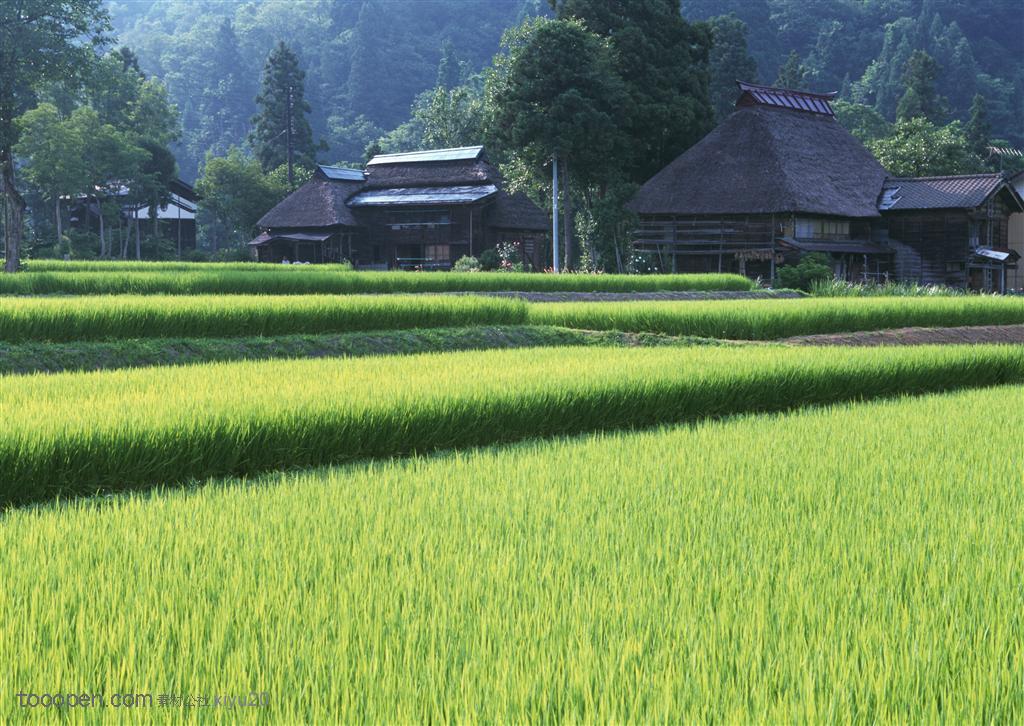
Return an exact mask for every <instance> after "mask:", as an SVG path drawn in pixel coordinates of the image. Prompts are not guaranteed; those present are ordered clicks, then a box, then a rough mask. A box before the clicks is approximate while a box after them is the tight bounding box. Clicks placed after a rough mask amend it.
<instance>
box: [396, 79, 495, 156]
mask: <svg viewBox="0 0 1024 726" xmlns="http://www.w3.org/2000/svg"><path fill="white" fill-rule="evenodd" d="M411 112H412V117H411V118H410V119H409V120H408V121H406V122H405V123H404V124H402V125H401V126H399V127H398V128H396V129H394V130H393V131H391V132H390V133H388V134H387V135H386V136H384V137H382V138H381V139H380V142H379V143H380V150H381V151H383V152H397V151H415V150H418V149H447V148H452V147H456V146H473V145H476V144H479V143H481V142H482V141H483V137H484V124H485V113H484V104H483V90H482V88H481V87H480V83H479V82H473V83H472V84H468V85H463V86H453V87H450V88H448V87H444V86H438V87H436V88H435V89H434V90H432V91H425V92H424V93H422V94H420V95H419V96H418V97H417V99H416V102H415V103H414V104H413V106H412V109H411Z"/></svg>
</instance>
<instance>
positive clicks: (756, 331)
mask: <svg viewBox="0 0 1024 726" xmlns="http://www.w3.org/2000/svg"><path fill="white" fill-rule="evenodd" d="M530 322H532V323H535V324H538V325H561V326H565V327H570V328H586V329H591V330H622V331H631V332H650V333H664V334H667V335H696V336H700V337H710V338H731V339H736V340H771V339H775V338H785V337H789V336H793V335H812V334H815V333H848V332H855V331H859V330H880V329H884V328H903V327H954V326H960V325H1017V324H1021V323H1024V298H1021V297H996V296H973V295H972V296H963V297H934V298H930V297H917V298H885V297H872V298H842V299H830V298H806V299H799V300H716V301H693V302H661V301H658V302H650V301H644V302H600V303H547V304H544V305H533V306H531V307H530Z"/></svg>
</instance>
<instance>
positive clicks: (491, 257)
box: [480, 249, 501, 271]
mask: <svg viewBox="0 0 1024 726" xmlns="http://www.w3.org/2000/svg"><path fill="white" fill-rule="evenodd" d="M500 266H501V257H499V256H498V251H497V250H495V249H489V250H484V251H483V252H481V253H480V269H481V270H484V271H488V270H497V269H498V268H499V267H500Z"/></svg>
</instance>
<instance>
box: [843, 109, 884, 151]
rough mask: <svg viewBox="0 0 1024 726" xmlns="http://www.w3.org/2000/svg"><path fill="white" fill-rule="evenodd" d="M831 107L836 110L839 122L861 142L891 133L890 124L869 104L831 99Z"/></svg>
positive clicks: (864, 142)
mask: <svg viewBox="0 0 1024 726" xmlns="http://www.w3.org/2000/svg"><path fill="white" fill-rule="evenodd" d="M832 109H833V110H834V111H835V112H836V119H838V121H839V123H841V124H842V125H843V126H844V127H845V128H846V130H847V131H849V132H850V133H851V134H853V135H854V136H856V137H857V138H858V139H860V142H861V143H863V144H866V143H867V142H869V141H874V140H875V139H881V138H884V137H886V136H888V135H889V134H891V133H892V124H891V123H889V122H888V121H886V120H885V118H883V116H882V114H880V113H878V111H876V110H875V109H874V108H872V107H871V106H866V105H864V104H862V103H850V102H849V101H833V102H832Z"/></svg>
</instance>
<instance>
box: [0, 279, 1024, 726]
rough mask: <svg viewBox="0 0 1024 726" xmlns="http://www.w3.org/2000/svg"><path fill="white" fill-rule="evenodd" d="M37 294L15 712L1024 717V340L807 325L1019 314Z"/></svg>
mask: <svg viewBox="0 0 1024 726" xmlns="http://www.w3.org/2000/svg"><path fill="white" fill-rule="evenodd" d="M28 270H29V271H28V272H25V273H19V274H18V275H15V276H7V275H0V293H7V294H8V296H6V297H0V356H2V357H3V360H2V361H0V411H2V413H3V418H2V426H0V557H2V562H3V567H2V568H0V723H17V722H22V721H28V722H40V721H45V722H50V721H58V722H63V721H67V722H73V723H80V722H108V721H121V720H125V718H130V719H131V720H137V721H141V722H147V723H148V722H160V723H163V722H168V723H198V722H209V721H213V722H231V723H234V722H238V721H248V720H259V721H263V722H267V723H289V724H290V723H334V722H342V723H420V722H488V723H532V722H543V723H550V722H586V723H594V722H601V723H607V722H611V723H644V724H646V723H651V722H673V723H676V722H687V723H689V722H716V723H736V722H739V723H750V722H755V723H778V722H811V723H817V722H830V723H831V722H844V723H847V722H856V723H868V722H871V723H892V722H895V723H907V722H914V723H921V722H928V723H931V722H944V723H962V722H972V723H973V722H981V723H1016V722H1021V721H1024V615H1022V613H1024V575H1022V574H1021V572H1020V569H1021V567H1020V564H1021V562H1022V561H1024V447H1022V446H1021V445H1020V436H1021V433H1020V432H1021V431H1024V349H1022V347H1021V346H1020V345H942V346H893V347H885V348H858V347H798V346H795V345H790V344H788V343H786V342H784V341H783V339H785V338H788V337H790V336H796V335H809V334H814V333H842V332H854V331H865V330H886V329H896V328H908V327H913V326H930V327H938V328H944V327H954V326H982V325H988V326H992V325H995V326H1014V325H1020V324H1024V301H1022V300H1021V299H1015V298H1003V297H995V296H967V295H963V296H941V295H935V296H928V297H902V298H895V297H853V298H845V299H824V298H817V299H815V298H808V299H793V300H780V299H775V300H772V299H766V300H753V299H748V300H735V301H727V300H714V301H696V302H694V301H687V302H660V301H659V302H655V301H642V302H640V301H638V302H616V303H605V302H587V303H535V302H529V303H528V302H525V301H523V300H518V299H509V298H498V297H485V296H476V295H455V296H452V295H416V294H413V293H416V292H442V291H463V292H466V291H467V290H465V289H462V288H459V287H458V286H459V285H463V284H464V283H463V282H461V280H462V279H475V280H477V281H478V282H476V283H473V284H477V285H480V286H481V287H479V288H478V289H479V290H481V291H484V290H488V289H491V288H488V287H486V286H487V285H490V284H491V283H490V281H489V280H490V277H488V276H486V275H484V276H477V275H475V274H465V275H455V274H450V275H445V274H443V273H416V274H413V273H403V274H395V273H364V272H352V271H350V270H348V269H346V268H342V267H340V266H339V267H337V268H333V267H319V268H316V269H310V268H306V267H300V266H280V267H279V268H278V267H277V266H274V267H260V268H258V269H254V266H251V265H246V264H242V263H239V264H230V265H224V264H217V265H212V264H211V265H194V264H190V263H138V264H135V263H130V264H122V263H110V262H97V263H66V262H46V261H33V262H30V264H29V267H28ZM496 277H500V278H501V279H502V281H503V284H505V285H506V287H502V288H495V289H506V290H507V289H513V290H516V289H522V290H524V291H526V290H626V289H630V290H636V289H646V290H682V289H697V290H699V289H702V288H700V287H699V285H704V284H707V285H710V286H711V287H710V288H706V289H732V288H728V287H723V285H731V284H733V283H731V282H728V281H727V280H723V279H722V278H720V277H719V276H707V277H709V278H715V279H714V280H711V281H704V282H698V281H697V280H696V279H694V278H692V276H675V277H673V276H666V277H662V278H657V277H636V276H632V277H630V278H629V281H628V285H630V286H631V287H629V288H624V287H622V288H620V287H616V286H617V285H625V284H627V283H626V282H623V281H620V280H617V279H616V278H615V276H589V277H588V276H583V275H574V276H564V277H561V278H559V277H555V276H553V275H525V276H521V277H522V279H520V276H510V275H506V274H500V275H497V276H496ZM452 279H458V280H459V282H451V281H450V280H452ZM637 280H639V281H640V282H636V281H637ZM325 281H326V282H325ZM339 281H340V282H339ZM395 281H397V282H395ZM743 284H745V285H747V289H749V286H750V283H749V282H747V281H743ZM683 285H689V286H690V287H682V286H683ZM737 285H738V283H737ZM5 286H6V287H5ZM19 286H21V288H20V289H18V288H19ZM140 286H141V287H140ZM324 286H327V287H324ZM330 286H334V287H330ZM389 286H390V287H389ZM509 286H511V287H509ZM574 286H575V287H574ZM695 286H696V287H695ZM736 289H739V288H738V287H737V288H736ZM310 293H316V294H310ZM352 293H364V294H352ZM369 293H373V294H369ZM393 293H401V294H393ZM892 332H893V334H895V333H896V331H892ZM465 348H472V349H473V350H465ZM250 359H251V360H250ZM89 368H96V369H99V370H94V371H90V370H87V369H89ZM81 369H86V370H81ZM31 371H46V372H37V373H32V372H31ZM43 694H48V695H49V698H48V700H47V699H46V698H43ZM54 694H62V695H61V699H60V703H59V705H58V704H57V702H56V701H55V700H54V698H53V696H54ZM68 694H76V696H75V699H74V705H72V701H71V700H70V699H69V698H68ZM81 694H89V698H88V699H87V700H86V703H85V704H83V703H82V698H81ZM124 694H131V695H132V705H130V706H126V705H125V703H124V698H123V696H124ZM33 698H34V699H35V700H34V701H33ZM250 702H251V703H252V705H242V704H243V703H250Z"/></svg>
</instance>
